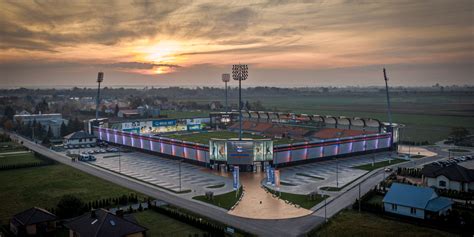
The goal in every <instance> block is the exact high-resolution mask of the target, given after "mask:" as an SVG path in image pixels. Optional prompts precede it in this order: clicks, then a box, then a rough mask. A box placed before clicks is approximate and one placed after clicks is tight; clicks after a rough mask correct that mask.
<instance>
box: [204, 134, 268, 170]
mask: <svg viewBox="0 0 474 237" xmlns="http://www.w3.org/2000/svg"><path fill="white" fill-rule="evenodd" d="M209 145H210V153H209V158H210V160H213V161H215V162H218V163H225V164H227V166H228V167H233V166H239V167H240V170H242V171H247V172H253V171H257V170H260V171H261V170H262V167H263V165H262V163H263V162H268V161H272V160H273V141H272V140H271V139H242V140H238V139H211V140H210V142H209Z"/></svg>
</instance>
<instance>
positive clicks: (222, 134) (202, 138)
mask: <svg viewBox="0 0 474 237" xmlns="http://www.w3.org/2000/svg"><path fill="white" fill-rule="evenodd" d="M166 137H169V138H173V139H179V140H183V141H187V142H195V143H200V144H206V145H207V144H209V140H210V139H211V138H217V139H230V138H238V137H239V133H237V132H231V131H212V132H200V133H187V134H170V135H166ZM242 138H252V139H263V138H266V137H264V136H261V135H257V134H251V133H243V134H242ZM272 140H273V144H274V145H280V144H290V143H295V142H298V141H297V140H293V139H288V138H282V139H272Z"/></svg>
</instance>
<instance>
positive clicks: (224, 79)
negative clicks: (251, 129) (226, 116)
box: [222, 73, 230, 112]
mask: <svg viewBox="0 0 474 237" xmlns="http://www.w3.org/2000/svg"><path fill="white" fill-rule="evenodd" d="M222 81H223V82H224V83H225V112H229V107H228V106H227V82H229V81H230V74H228V73H224V74H222Z"/></svg>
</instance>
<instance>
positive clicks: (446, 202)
mask: <svg viewBox="0 0 474 237" xmlns="http://www.w3.org/2000/svg"><path fill="white" fill-rule="evenodd" d="M452 204H453V201H451V199H448V198H445V197H440V196H438V194H436V192H435V191H434V189H432V188H426V187H417V186H413V185H408V184H400V183H394V184H392V186H391V187H390V190H389V191H388V192H387V194H385V197H384V198H383V206H384V210H385V212H389V213H393V214H398V215H403V216H408V217H413V218H419V219H426V218H429V216H430V215H434V214H436V215H441V214H446V212H447V211H448V210H450V209H451V207H452Z"/></svg>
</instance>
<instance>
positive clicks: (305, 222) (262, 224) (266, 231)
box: [11, 134, 324, 236]
mask: <svg viewBox="0 0 474 237" xmlns="http://www.w3.org/2000/svg"><path fill="white" fill-rule="evenodd" d="M11 136H12V138H14V139H16V140H20V141H23V145H24V146H25V147H27V148H28V149H30V150H33V151H35V152H38V153H40V154H43V155H45V156H47V157H49V158H51V159H53V160H56V161H58V162H60V163H63V164H66V165H69V166H72V167H74V168H76V169H78V170H81V171H83V172H86V173H89V174H91V175H94V176H97V177H99V178H101V179H104V180H107V181H110V182H113V183H115V184H118V185H120V186H123V187H126V188H129V189H132V190H135V191H137V192H140V193H143V194H145V195H148V196H150V197H153V198H156V199H160V200H163V201H165V202H168V203H170V204H172V205H174V206H177V207H180V208H184V209H187V210H189V211H192V212H194V213H197V214H199V215H202V216H204V217H207V218H211V219H214V220H218V221H220V222H222V223H224V224H226V225H229V226H232V227H235V228H238V229H241V230H244V231H247V232H250V233H252V234H256V235H259V236H302V235H304V234H305V233H307V232H308V231H310V230H312V229H313V228H315V227H317V226H318V225H320V224H321V223H323V222H324V218H321V217H318V216H316V215H308V216H304V217H298V218H293V219H283V220H256V219H248V218H242V217H237V216H233V215H230V214H228V213H227V210H225V209H222V208H219V207H216V206H213V205H210V204H207V203H203V202H199V201H195V200H188V199H185V198H181V197H179V195H177V194H174V193H171V192H169V191H166V190H161V189H159V188H157V187H154V186H151V185H148V184H146V183H142V182H139V181H137V180H132V179H129V178H127V177H124V176H120V175H118V174H115V173H112V172H109V171H107V170H102V169H99V168H97V167H93V166H91V165H88V164H87V163H84V162H71V160H70V158H68V157H66V156H64V155H62V154H59V153H56V152H54V151H51V150H49V149H48V148H45V147H43V146H41V145H39V144H35V143H34V142H31V141H30V140H27V139H25V138H23V137H20V136H17V135H16V134H11Z"/></svg>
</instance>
